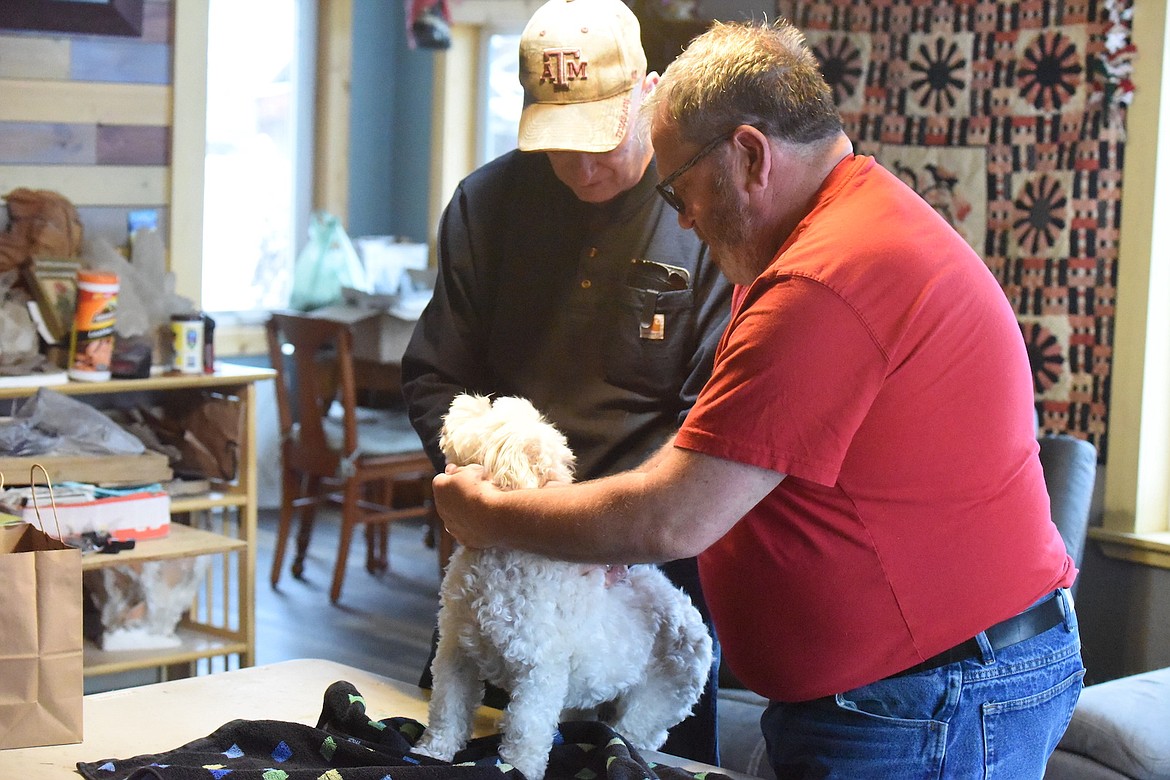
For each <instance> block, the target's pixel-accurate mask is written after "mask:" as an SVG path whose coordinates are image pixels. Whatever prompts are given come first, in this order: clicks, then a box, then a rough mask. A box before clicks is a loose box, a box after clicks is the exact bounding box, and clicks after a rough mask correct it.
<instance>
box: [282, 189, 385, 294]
mask: <svg viewBox="0 0 1170 780" xmlns="http://www.w3.org/2000/svg"><path fill="white" fill-rule="evenodd" d="M343 287H351V288H353V289H355V290H361V291H362V292H369V282H368V280H367V279H366V270H365V268H364V267H363V266H362V261H361V259H360V258H359V257H358V254H357V250H355V249H354V248H353V243H352V242H351V241H350V240H349V236H347V235H346V233H345V228H343V227H342V226H341V220H339V219H338V218H337V217H335V216H333V215H332V214H329V213H327V212H324V211H317V212H314V213H313V214H312V215H311V217H310V220H309V243H308V244H306V245H305V248H304V249H302V250H301V253H300V254H299V255H297V262H296V265H295V266H294V267H293V285H292V294H291V295H290V296H289V306H290V307H291V308H293V309H297V310H299V311H312V310H313V309H320V308H322V307H323V306H333V305H335V304H338V303H341V302H342V300H343V299H342V293H341V288H343Z"/></svg>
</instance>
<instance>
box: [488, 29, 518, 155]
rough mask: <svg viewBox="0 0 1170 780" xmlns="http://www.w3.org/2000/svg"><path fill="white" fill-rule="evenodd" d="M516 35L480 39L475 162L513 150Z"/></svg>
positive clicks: (516, 99)
mask: <svg viewBox="0 0 1170 780" xmlns="http://www.w3.org/2000/svg"><path fill="white" fill-rule="evenodd" d="M519 50H520V34H519V33H499V32H497V33H491V34H489V35H486V36H484V52H483V59H482V62H483V63H484V68H483V72H482V73H481V78H480V81H481V94H482V111H481V120H480V127H481V128H483V129H482V130H481V132H480V133H479V138H478V144H477V148H478V156H479V163H480V164H483V163H485V162H487V161H489V160H494V159H495V158H497V157H499V156H500V155H501V154H503V153H504V152H507V151H510V150H512V149H515V148H516V133H517V130H518V129H519V127H520V109H521V108H522V107H523V106H524V90H523V89H522V88H521V86H520V66H519V60H520V58H519V56H518V52H519Z"/></svg>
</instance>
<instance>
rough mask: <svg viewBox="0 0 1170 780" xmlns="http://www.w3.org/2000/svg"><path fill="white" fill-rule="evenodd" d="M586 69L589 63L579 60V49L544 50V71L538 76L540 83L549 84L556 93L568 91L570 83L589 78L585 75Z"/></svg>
mask: <svg viewBox="0 0 1170 780" xmlns="http://www.w3.org/2000/svg"><path fill="white" fill-rule="evenodd" d="M588 67H589V61H588V60H585V59H582V58H581V49H579V48H569V47H560V48H552V49H545V50H544V70H543V71H542V72H541V74H540V83H541V84H544V83H546V82H547V83H550V84H552V85H553V89H555V90H557V91H558V92H559V91H564V90H568V89H569V86H570V82H573V81H584V80H586V79H588V78H589V75H588V73H586V69H587V68H588Z"/></svg>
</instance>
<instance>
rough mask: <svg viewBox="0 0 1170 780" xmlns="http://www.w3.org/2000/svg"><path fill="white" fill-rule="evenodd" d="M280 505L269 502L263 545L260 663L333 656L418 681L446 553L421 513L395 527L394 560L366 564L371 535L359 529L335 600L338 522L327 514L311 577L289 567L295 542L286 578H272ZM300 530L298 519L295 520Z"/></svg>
mask: <svg viewBox="0 0 1170 780" xmlns="http://www.w3.org/2000/svg"><path fill="white" fill-rule="evenodd" d="M276 527H277V519H276V512H275V511H271V510H261V512H260V518H259V523H258V540H257V542H258V544H257V548H256V663H257V664H267V663H273V662H276V661H283V660H288V659H293V658H325V659H329V660H332V661H338V662H340V663H344V664H348V665H350V666H356V667H358V668H361V669H365V670H367V671H371V672H376V673H378V674H382V675H385V676H387V677H393V678H395V679H398V680H403V681H405V682H410V683H415V682H418V678H419V674H420V672H421V671H422V668H423V665H424V664H425V663H426V660H427V657H428V654H429V651H430V644H431V635H432V632H433V630H434V625H435V615H436V614H437V612H438V609H439V583H440V575H439V565H438V554H437V553H436V552H435V550H434V549H433V548H430V547H427V546H426V544H425V537H426V529H425V525H424V524H423V523H422V522H421V521H404V522H400V523H396V524H393V525H391V527H390V567H389V570H388V571H386V572H384V573H382V574H380V575H377V576H375V575H371V574H370V573H369V572H367V571H366V569H365V557H366V556H365V536H364V534H361V533H359V534H355V538H354V540H353V545H352V548H351V549H350V554H349V565H348V566H347V568H346V576H345V585H344V588H343V590H342V592H341V599H340V601H339V602H338V604H337V605H336V606H335V605H333V604H331V603H330V602H329V586H330V583H331V581H332V577H333V562H334V560H336V555H337V523H336V521H335V519H334V518H333V517H330V516H329V515H328V514H324V515H322V516H321V517H319V518H318V520H317V522H316V523H315V524H314V530H313V539H312V542H311V543H310V545H309V554H308V557H307V558H306V560H305V572H304V579H303V580H298V579H295V578H294V577H293V576H292V574H291V573H289V570H288V567H289V565H290V564H291V562H292V556H293V550H292V547H293V545H294V543H293V542H292V541H291V540H290V543H289V548H290V549H289V550H287V551H286V553H285V564H284V572H283V573H282V574H281V578H280V583H279V586H278V587H277V588H276V589H273V588H272V586H271V585H270V584H269V575H270V572H271V569H272V553H273V547H274V545H275V541H276ZM294 533H295V526H294Z"/></svg>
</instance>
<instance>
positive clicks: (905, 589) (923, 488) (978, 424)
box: [676, 156, 1076, 701]
mask: <svg viewBox="0 0 1170 780" xmlns="http://www.w3.org/2000/svg"><path fill="white" fill-rule="evenodd" d="M1032 403H1033V396H1032V380H1031V375H1030V371H1029V366H1028V359H1027V354H1026V352H1025V348H1024V343H1023V339H1022V337H1021V335H1020V330H1019V325H1018V324H1017V322H1016V319H1015V315H1014V313H1013V311H1012V309H1011V306H1010V305H1009V304H1008V301H1007V299H1006V298H1005V296H1004V294H1003V291H1002V290H1001V289H1000V287H999V285H998V283H997V282H996V280H995V278H994V277H993V276H992V275H991V273H990V272H989V271H988V269H987V267H986V266H985V265H984V264H983V262H982V261H981V260H980V259H979V257H978V256H977V255H976V254H975V253H974V252H973V251H972V250H971V248H970V247H969V246H968V245H967V244H966V243H965V242H964V241H963V239H962V238H961V237H959V236H958V234H956V233H955V232H954V231H953V230H952V229H951V228H950V227H949V226H948V225H947V224H946V223H945V222H944V221H943V220H942V218H941V217H940V216H939V215H938V214H937V213H936V212H935V211H934V210H933V209H932V208H931V207H930V206H929V205H927V204H926V203H925V202H924V201H923V200H922V199H921V198H919V197H918V196H917V195H916V194H914V192H913V191H911V190H910V189H909V188H908V187H906V185H904V184H903V183H902V182H901V181H899V180H898V179H897V178H896V177H894V176H893V175H892V174H890V173H889V172H888V171H886V170H885V169H883V168H881V167H880V166H879V165H878V164H877V163H876V162H875V161H874V160H873V159H872V158H869V157H860V156H858V157H852V158H848V159H846V160H844V161H843V162H842V163H841V164H839V165H838V166H837V168H836V169H835V170H834V171H833V173H832V174H831V175H830V176H829V178H828V179H827V180H826V182H825V184H824V186H823V187H822V188H821V190H820V192H819V193H818V195H817V197H816V199H815V203H814V206H813V208H812V210H811V212H810V213H809V215H808V216H807V217H806V218H805V219H804V220H803V221H802V222H801V223H800V225H799V226H798V227H797V229H796V230H795V231H793V233H792V235H791V236H790V237H789V239H788V241H787V242H786V243H785V244H784V246H783V247H781V249H780V251H779V253H778V254H777V256H776V258H775V259H774V260H773V261H772V264H771V265H770V266H769V268H768V269H767V270H766V271H765V272H764V273H763V274H762V275H761V276H760V277H759V278H758V279H757V280H756V281H754V282H753V283H752V284H751V285H750V286H748V287H741V288H737V290H736V295H735V301H734V303H733V310H732V318H731V323H730V325H729V326H728V329H727V332H726V333H725V334H724V337H723V340H722V342H721V343H720V347H719V351H718V353H717V354H716V358H715V368H714V372H713V374H712V377H711V381H710V382H709V383H708V384H707V386H706V387H705V388H704V390H703V392H702V394H701V395H700V396H699V400H698V403H697V404H696V406H695V407H694V409H692V411H691V412H690V414H689V415H688V417H687V420H686V423H685V425H684V426H683V428H682V430H681V431H680V432H679V434H678V437H677V440H676V441H677V444H678V446H680V447H684V448H687V449H691V450H696V451H699V452H704V453H707V454H709V455H714V456H716V457H720V458H726V459H729V460H734V461H738V462H742V463H748V464H752V465H755V466H760V467H763V468H768V469H773V470H775V471H778V472H782V473H784V474H787V475H788V476H787V477H786V478H785V479H784V481H783V482H781V483H780V485H779V486H778V487H777V488H776V489H775V490H774V491H772V493H771V494H770V495H769V496H767V497H766V498H765V499H764V500H763V501H761V502H760V503H759V504H758V505H757V506H756V507H755V508H754V509H753V510H752V511H751V512H749V513H748V514H747V515H746V516H745V517H744V518H743V519H742V520H740V521H739V522H738V523H737V524H736V525H735V526H734V527H733V528H732V529H731V531H729V532H728V533H727V534H726V535H725V536H724V537H723V538H722V539H720V540H719V541H718V542H716V543H715V544H714V545H712V546H711V547H710V548H709V549H708V550H706V551H705V552H703V553H702V555H700V556H699V567H700V576H701V578H702V584H703V592H704V595H705V597H706V599H707V603H708V605H709V606H710V609H711V613H712V616H713V619H714V621H715V627H716V629H717V631H718V634H719V639H720V642H721V644H722V648H723V654H724V658H725V659H726V660H727V661H728V663H729V664H730V666H731V668H732V670H733V671H734V672H735V674H736V675H737V676H738V677H739V678H740V679H741V680H742V681H743V682H744V683H745V684H746V685H747V686H748V687H750V688H752V689H753V690H755V691H757V692H758V693H760V694H762V695H764V696H767V697H769V698H772V699H777V700H782V701H803V700H807V699H812V698H817V697H820V696H825V695H828V694H833V693H839V692H841V691H845V690H848V689H850V688H854V687H857V686H860V685H865V684H868V683H871V682H874V681H875V680H879V679H881V678H883V677H886V676H889V675H890V674H893V673H895V672H899V671H901V670H902V669H905V668H907V667H910V666H912V665H914V664H916V663H918V662H919V661H922V660H924V659H926V658H929V657H930V656H932V655H935V654H936V653H939V652H941V651H943V650H945V649H947V648H949V647H952V646H954V645H956V644H959V643H960V642H963V641H964V640H966V639H969V638H970V637H972V636H974V635H975V634H977V633H978V632H980V631H982V630H983V629H985V628H987V627H989V626H991V625H993V624H995V623H997V622H999V621H1001V620H1004V619H1005V618H1008V617H1010V616H1012V615H1014V614H1016V613H1018V612H1020V611H1022V610H1024V609H1026V608H1027V607H1028V606H1029V605H1031V604H1032V603H1033V602H1034V601H1036V600H1037V599H1039V598H1040V597H1041V596H1043V595H1044V594H1046V593H1049V592H1051V591H1052V590H1053V589H1054V588H1057V587H1062V586H1067V585H1070V584H1071V583H1072V580H1073V577H1074V576H1075V574H1076V569H1075V568H1074V566H1073V563H1072V560H1071V559H1070V558H1069V557H1068V555H1067V553H1066V552H1065V548H1064V544H1063V542H1062V541H1061V538H1060V535H1059V533H1058V532H1057V530H1056V527H1055V525H1053V524H1052V522H1051V520H1050V519H1049V518H1050V515H1049V506H1048V494H1047V492H1046V490H1045V487H1044V477H1043V473H1042V471H1041V467H1040V461H1039V458H1038V451H1039V448H1038V445H1037V442H1036V438H1035V431H1034V423H1033V412H1032Z"/></svg>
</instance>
